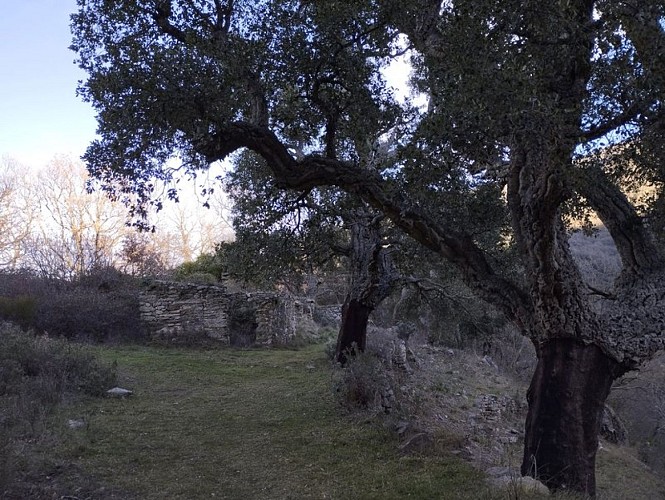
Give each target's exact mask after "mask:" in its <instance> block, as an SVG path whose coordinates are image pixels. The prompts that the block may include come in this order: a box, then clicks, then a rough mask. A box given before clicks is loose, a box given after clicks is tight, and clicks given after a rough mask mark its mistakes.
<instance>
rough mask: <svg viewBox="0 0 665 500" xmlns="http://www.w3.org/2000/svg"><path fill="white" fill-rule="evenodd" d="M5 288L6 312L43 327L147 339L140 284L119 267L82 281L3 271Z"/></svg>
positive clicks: (1, 301)
mask: <svg viewBox="0 0 665 500" xmlns="http://www.w3.org/2000/svg"><path fill="white" fill-rule="evenodd" d="M0 290H1V292H0V293H2V294H4V297H2V298H0V308H1V309H0V315H2V317H4V318H5V319H8V320H17V321H18V322H19V323H20V324H21V325H22V326H24V327H30V328H33V329H35V330H36V331H38V332H45V333H47V334H48V335H51V336H54V337H65V338H74V339H79V340H86V341H93V342H105V341H111V340H118V339H123V340H134V341H136V340H143V339H144V335H145V332H144V330H143V328H142V326H141V322H140V318H139V302H138V291H139V283H138V281H137V279H135V278H131V277H129V276H126V275H123V274H122V273H120V272H118V271H116V270H114V269H103V270H98V271H96V272H95V273H91V274H88V275H85V276H82V277H81V278H80V279H79V280H78V281H76V282H65V281H53V280H47V279H44V278H41V277H38V276H34V275H32V274H29V273H0ZM13 293H19V294H20V295H16V296H14V295H12V294H13Z"/></svg>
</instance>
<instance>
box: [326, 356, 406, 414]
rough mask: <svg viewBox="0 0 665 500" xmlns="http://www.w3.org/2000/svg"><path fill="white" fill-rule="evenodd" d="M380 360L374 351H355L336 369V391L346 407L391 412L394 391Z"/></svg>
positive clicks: (341, 402)
mask: <svg viewBox="0 0 665 500" xmlns="http://www.w3.org/2000/svg"><path fill="white" fill-rule="evenodd" d="M392 385H393V384H392V381H391V378H390V376H389V375H388V373H387V370H386V368H385V367H384V365H383V363H382V362H381V360H380V359H379V358H378V357H377V356H376V355H374V354H372V353H369V352H365V353H355V354H354V355H353V356H349V357H348V361H347V363H346V365H345V366H344V368H340V369H339V370H338V372H337V376H336V380H335V392H336V394H337V397H338V399H339V402H340V404H341V405H342V406H343V407H344V408H346V409H347V410H350V411H353V410H359V409H361V410H369V411H379V410H383V411H386V412H388V411H390V408H392V406H393V402H392V399H394V391H393V388H392Z"/></svg>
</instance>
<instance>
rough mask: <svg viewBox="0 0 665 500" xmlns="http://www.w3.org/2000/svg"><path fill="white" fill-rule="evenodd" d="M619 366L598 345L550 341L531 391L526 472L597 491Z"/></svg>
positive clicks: (556, 486) (554, 484)
mask: <svg viewBox="0 0 665 500" xmlns="http://www.w3.org/2000/svg"><path fill="white" fill-rule="evenodd" d="M622 373H623V370H622V368H621V367H620V365H619V364H618V363H617V362H616V361H614V360H613V359H611V358H609V357H608V356H607V355H605V354H604V353H603V351H602V350H601V349H599V348H598V347H597V346H595V345H593V344H584V343H582V342H578V341H576V340H573V339H557V340H552V341H549V342H546V343H545V344H543V345H541V346H540V348H539V349H538V366H537V367H536V372H535V373H534V375H533V379H532V381H531V386H530V387H529V392H528V394H527V399H528V402H529V412H528V415H527V420H526V436H525V444H524V459H523V462H522V474H524V475H529V476H532V477H534V478H537V479H539V480H540V481H542V482H543V483H544V484H545V485H547V486H548V487H549V488H551V489H553V490H572V491H579V492H584V493H586V494H587V495H589V496H594V495H595V492H596V483H595V463H596V450H597V449H598V433H599V431H600V425H601V423H602V415H603V408H604V404H605V400H606V399H607V396H608V394H609V392H610V387H611V386H612V382H613V381H614V379H615V378H616V377H618V376H619V375H621V374H622Z"/></svg>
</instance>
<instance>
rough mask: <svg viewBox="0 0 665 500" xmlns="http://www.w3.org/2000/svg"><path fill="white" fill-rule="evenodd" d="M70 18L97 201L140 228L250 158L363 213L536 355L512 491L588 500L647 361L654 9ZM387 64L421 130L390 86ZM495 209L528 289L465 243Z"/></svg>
mask: <svg viewBox="0 0 665 500" xmlns="http://www.w3.org/2000/svg"><path fill="white" fill-rule="evenodd" d="M78 3H79V10H78V13H76V14H75V15H74V16H73V17H72V28H73V33H74V42H73V46H72V47H73V49H74V50H75V51H76V52H77V53H78V57H79V64H80V66H81V67H82V68H83V69H84V70H85V71H86V72H87V73H88V75H89V76H88V79H87V81H86V82H84V83H83V84H82V85H81V88H80V93H81V95H82V96H83V98H84V99H87V100H88V101H90V102H91V103H92V104H93V106H95V108H96V110H97V112H98V123H99V134H100V139H99V140H97V141H95V142H94V143H93V144H91V146H90V147H89V149H88V151H87V153H86V155H85V159H86V161H87V163H88V167H89V169H90V172H91V173H92V175H93V176H95V177H97V178H99V179H100V180H101V181H102V182H103V183H104V185H105V188H106V189H107V190H108V192H109V193H110V194H111V195H112V196H117V197H120V198H127V200H128V201H130V202H132V203H133V204H134V205H133V206H134V207H135V213H136V215H139V216H140V215H141V214H143V213H145V210H146V209H147V207H148V206H149V204H150V203H151V202H154V200H152V197H153V192H152V191H153V186H154V180H155V179H165V178H168V177H169V176H170V175H171V174H172V171H171V170H169V165H171V164H172V163H169V162H168V160H170V159H173V158H177V159H178V160H180V161H181V164H182V167H181V168H183V169H186V170H188V171H190V172H191V173H193V174H195V173H196V172H198V171H201V170H205V169H206V168H207V167H208V165H210V164H211V163H213V162H216V161H219V160H222V159H225V158H227V157H229V156H230V155H234V154H235V153H236V152H238V151H240V150H242V149H249V150H251V151H253V152H254V153H255V154H258V155H259V156H261V157H262V158H263V160H264V161H265V162H266V165H267V166H268V168H269V169H270V171H271V175H272V177H273V178H274V182H275V185H276V186H277V187H279V188H288V189H291V190H296V191H299V192H301V193H305V192H308V191H310V190H312V189H314V188H317V187H321V186H335V187H336V188H339V189H340V190H342V191H344V192H346V193H348V194H349V195H350V196H352V197H355V198H357V199H360V200H362V201H363V202H364V203H367V204H368V205H370V206H371V207H373V209H375V210H377V211H379V212H381V213H382V214H384V215H385V216H386V217H387V218H388V219H390V220H391V222H392V224H393V225H394V226H395V227H396V228H398V229H400V230H401V231H403V232H404V233H406V234H408V235H410V236H411V237H413V238H414V239H415V240H416V241H418V242H419V243H421V244H422V245H424V246H425V247H427V248H428V249H430V250H431V251H433V252H435V253H437V254H439V255H440V256H441V257H442V258H444V259H446V260H447V261H448V262H449V263H450V264H452V265H453V266H455V267H456V268H457V269H458V270H459V272H460V274H461V276H462V277H463V279H464V281H465V282H466V284H467V285H468V286H470V287H471V288H472V289H473V290H474V291H475V293H476V294H477V295H478V296H479V297H481V298H483V299H484V300H486V301H489V302H491V303H493V304H494V305H496V306H497V307H498V308H499V309H500V310H501V311H503V312H504V313H505V314H506V316H507V317H508V318H509V319H511V320H512V321H514V322H515V323H516V324H517V325H518V326H519V327H520V329H521V330H522V332H523V333H524V334H525V335H527V336H528V337H529V338H531V339H532V341H533V343H534V345H535V347H536V351H537V354H538V357H539V367H538V369H537V370H536V374H535V375H534V379H533V382H532V387H531V390H530V393H529V404H530V410H529V417H528V421H527V438H526V445H525V455H524V462H523V472H524V473H525V474H526V473H528V474H534V475H535V474H537V475H539V477H541V478H543V480H544V481H545V482H546V484H548V485H549V486H551V487H553V488H568V487H570V488H573V489H577V490H582V491H586V492H588V493H590V494H593V493H594V491H595V483H594V480H593V464H594V459H595V446H596V441H595V440H596V439H597V428H598V427H597V426H598V418H599V411H598V408H599V406H601V405H602V403H603V402H604V400H605V398H606V397H607V393H608V392H609V390H610V386H611V384H612V381H613V380H614V379H615V378H616V377H618V376H619V375H620V374H621V373H623V372H625V371H626V370H629V369H634V368H636V367H637V366H639V364H640V363H642V362H644V361H645V360H647V359H649V358H650V357H651V356H652V355H653V354H654V353H655V352H657V351H658V350H660V349H662V348H663V345H664V344H663V342H664V340H663V339H664V336H663V329H664V327H665V285H664V281H665V280H663V272H664V265H663V255H662V252H661V250H660V248H659V246H658V245H657V244H656V242H655V241H656V240H655V239H654V235H653V228H654V227H656V224H654V222H653V221H657V220H658V219H659V217H660V214H659V212H658V210H659V209H658V207H662V206H663V203H662V200H663V198H664V195H663V184H664V181H665V171H664V170H663V165H664V163H663V157H664V153H665V151H664V150H663V144H664V143H665V141H664V140H663V139H664V137H663V135H664V133H665V119H664V116H665V113H664V110H663V98H664V97H665V64H664V63H665V33H664V29H663V26H664V21H663V19H664V18H665V6H663V4H662V2H661V1H659V0H644V1H642V2H639V3H635V2H632V3H631V2H626V1H623V0H557V1H554V2H549V3H543V2H540V1H535V0H528V1H519V2H518V1H516V0H508V1H506V0H501V1H499V0H474V1H470V0H451V1H445V2H441V1H440V0H409V1H406V2H396V1H394V0H383V1H382V0H352V1H348V2H313V1H309V0H299V1H298V0H281V1H278V0H274V1H268V0H265V1H247V0H244V1H243V0H235V1H234V0H207V1H206V0H137V1H131V2H129V1H125V0H79V2H78ZM401 54H407V55H409V56H410V58H411V61H412V64H413V66H414V75H413V79H412V86H413V88H414V89H417V90H418V91H419V92H421V93H423V94H425V95H426V96H427V100H428V104H427V107H426V109H422V108H418V107H417V106H414V105H413V104H412V103H410V102H409V101H408V100H406V101H400V100H399V99H397V98H396V97H395V93H394V91H393V89H391V88H390V86H389V84H388V83H387V82H386V78H385V76H384V73H383V69H384V68H385V67H386V66H387V65H388V64H389V63H390V61H391V60H392V59H394V58H395V57H397V56H399V55H401ZM644 183H651V184H652V185H653V189H654V192H655V195H654V196H653V197H652V200H651V201H652V203H647V204H646V206H644V207H638V206H636V205H635V204H634V203H632V202H631V201H630V200H629V198H628V197H627V196H626V194H625V193H624V192H623V191H622V188H625V187H627V186H628V187H629V186H630V185H642V184H644ZM504 193H505V202H503V194H504ZM171 195H172V196H176V193H171ZM468 199H477V200H481V199H484V200H485V202H483V203H480V204H479V205H478V206H476V207H474V206H473V204H468V203H467V202H466V201H464V202H463V203H461V205H459V204H460V200H468ZM502 202H503V206H504V207H505V209H506V210H507V212H508V218H509V221H510V224H509V226H510V231H509V233H507V234H506V235H505V236H506V237H510V238H511V239H512V240H513V241H514V242H515V244H516V245H517V247H518V249H519V252H520V255H521V258H522V262H523V264H524V268H525V276H524V280H515V279H512V277H511V276H510V275H509V274H508V273H506V272H505V270H504V269H503V268H502V266H501V265H500V263H501V261H500V260H497V259H496V258H495V256H493V254H492V248H491V247H492V245H489V244H488V241H484V240H483V237H482V236H483V234H484V232H483V231H482V230H481V229H479V228H482V226H483V224H482V223H483V222H484V220H485V219H486V218H488V217H489V216H493V215H494V214H496V213H497V212H496V211H494V210H488V209H487V207H501V206H502ZM455 203H458V205H459V206H469V207H470V208H473V209H469V210H467V211H466V212H464V211H459V210H455ZM584 205H586V206H588V207H590V209H592V210H593V211H595V212H596V214H597V215H598V217H599V218H600V219H601V220H602V222H603V223H604V224H605V226H606V227H607V228H608V230H609V232H610V234H611V236H612V238H613V240H614V242H615V244H616V247H617V250H618V251H619V255H620V257H621V261H622V265H623V270H622V273H621V276H620V278H619V280H618V281H617V282H616V285H615V289H614V290H608V291H604V292H603V294H602V297H601V298H600V299H598V298H596V297H594V296H593V295H592V294H591V293H590V289H589V288H588V287H587V286H586V285H585V283H584V282H583V280H582V277H581V274H580V272H579V270H578V268H577V266H576V264H575V262H574V260H573V258H572V255H571V252H570V249H569V246H568V242H567V235H566V226H565V219H564V216H565V214H566V213H567V212H569V211H571V210H572V211H575V210H577V209H579V208H580V207H582V206H584ZM482 207H485V209H482ZM497 210H498V209H497ZM661 210H662V208H661ZM461 214H464V216H463V217H461V216H460V215H461ZM591 380H592V381H591ZM560 399H561V400H562V401H563V403H558V402H557V401H559V400H560ZM590 401H592V402H593V403H590ZM571 422H573V423H574V425H573V426H574V427H575V429H576V430H575V432H571V433H569V434H570V436H569V437H566V438H565V439H562V438H561V433H562V432H564V434H565V432H566V431H564V429H565V428H566V425H568V427H570V423H571ZM571 450H574V451H571ZM582 457H584V458H582Z"/></svg>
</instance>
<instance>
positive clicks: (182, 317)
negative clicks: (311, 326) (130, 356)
mask: <svg viewBox="0 0 665 500" xmlns="http://www.w3.org/2000/svg"><path fill="white" fill-rule="evenodd" d="M312 309H313V304H312V303H311V301H307V300H298V299H295V298H291V297H287V296H283V295H280V294H276V293H271V292H251V293H250V292H232V291H229V290H228V289H227V288H226V287H225V286H223V285H200V284H192V283H178V282H169V281H153V282H151V283H150V284H148V285H147V286H146V287H145V288H144V289H143V290H142V291H141V293H140V310H141V321H142V322H143V323H144V325H145V326H146V328H147V330H148V331H149V334H150V337H151V339H152V340H154V341H156V342H159V343H168V344H196V343H210V342H213V343H219V344H221V345H234V346H243V347H246V346H250V345H285V344H288V343H289V341H291V340H292V339H293V338H294V337H295V335H296V326H297V325H298V322H299V321H301V320H302V319H303V318H304V317H305V316H309V317H310V318H311V316H312Z"/></svg>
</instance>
